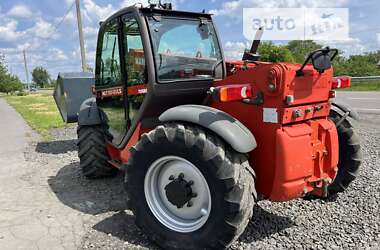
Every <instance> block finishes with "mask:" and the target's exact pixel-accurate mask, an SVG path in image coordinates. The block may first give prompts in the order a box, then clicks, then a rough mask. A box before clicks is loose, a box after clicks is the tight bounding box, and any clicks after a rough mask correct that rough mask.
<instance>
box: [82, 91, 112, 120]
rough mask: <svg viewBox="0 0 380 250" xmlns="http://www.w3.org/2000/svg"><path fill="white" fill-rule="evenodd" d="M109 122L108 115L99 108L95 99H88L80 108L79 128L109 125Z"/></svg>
mask: <svg viewBox="0 0 380 250" xmlns="http://www.w3.org/2000/svg"><path fill="white" fill-rule="evenodd" d="M107 121H108V119H107V116H106V114H105V113H104V112H103V111H102V110H101V109H99V108H98V106H97V105H96V99H95V98H94V97H91V98H88V99H86V100H85V101H84V102H83V103H82V105H81V106H80V109H79V114H78V125H79V126H91V125H100V124H107Z"/></svg>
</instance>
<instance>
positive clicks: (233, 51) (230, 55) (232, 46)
mask: <svg viewBox="0 0 380 250" xmlns="http://www.w3.org/2000/svg"><path fill="white" fill-rule="evenodd" d="M249 46H250V45H249V42H248V41H246V42H232V41H228V42H226V43H225V44H224V46H223V48H224V56H225V57H226V59H228V60H231V59H241V58H242V56H243V53H244V50H245V49H246V48H249Z"/></svg>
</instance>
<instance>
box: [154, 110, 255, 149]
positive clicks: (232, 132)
mask: <svg viewBox="0 0 380 250" xmlns="http://www.w3.org/2000/svg"><path fill="white" fill-rule="evenodd" d="M159 120H160V121H161V122H170V121H184V122H190V123H194V124H197V125H200V126H202V127H204V128H207V129H209V130H211V131H213V132H214V133H216V134H217V135H219V136H220V137H221V138H222V139H224V140H225V141H226V142H227V143H228V144H230V145H231V147H232V148H233V149H235V150H236V151H237V152H239V153H248V152H250V151H252V150H253V149H255V148H256V147H257V143H256V139H255V137H254V136H253V135H252V133H251V131H249V129H248V128H247V127H245V126H244V125H243V124H242V123H241V122H239V121H238V120H236V119H235V118H234V117H232V116H230V115H229V114H227V113H225V112H223V111H221V110H218V109H215V108H211V107H207V106H201V105H181V106H177V107H174V108H171V109H168V110H166V111H165V112H164V113H162V114H161V115H160V117H159Z"/></svg>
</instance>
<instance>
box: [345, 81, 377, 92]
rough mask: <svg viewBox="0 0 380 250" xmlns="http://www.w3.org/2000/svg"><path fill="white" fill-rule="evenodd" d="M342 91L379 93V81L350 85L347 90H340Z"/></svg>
mask: <svg viewBox="0 0 380 250" xmlns="http://www.w3.org/2000/svg"><path fill="white" fill-rule="evenodd" d="M342 90H343V91H380V81H375V82H374V81H371V82H360V83H351V87H350V88H349V89H342Z"/></svg>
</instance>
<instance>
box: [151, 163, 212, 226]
mask: <svg viewBox="0 0 380 250" xmlns="http://www.w3.org/2000/svg"><path fill="white" fill-rule="evenodd" d="M181 173H182V174H183V175H184V180H186V181H193V183H194V184H193V185H192V186H191V188H192V190H193V192H194V193H196V194H197V196H196V197H194V198H191V203H192V205H191V207H188V206H187V205H184V206H183V207H181V208H177V207H176V206H175V205H173V204H172V203H171V202H170V201H169V200H168V199H167V197H166V193H165V186H166V185H168V184H169V183H170V182H171V180H170V177H171V176H179V175H180V174H181ZM144 193H145V199H146V201H147V203H148V206H149V208H150V210H151V211H152V213H153V215H154V216H155V217H156V219H157V220H158V221H159V222H160V223H162V224H163V225H165V226H166V227H168V228H169V229H171V230H174V231H176V232H181V233H189V232H193V231H196V230H198V229H199V228H201V227H202V226H203V225H204V224H205V223H206V221H207V219H208V217H209V215H210V212H211V194H210V189H209V187H208V184H207V181H206V179H205V178H204V176H203V174H202V173H201V171H200V170H199V169H198V168H197V167H196V166H194V165H193V164H192V163H191V162H189V161H187V160H185V159H183V158H181V157H177V156H165V157H162V158H159V159H158V160H156V161H155V162H153V164H152V165H150V167H149V169H148V172H147V173H146V175H145V179H144Z"/></svg>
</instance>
